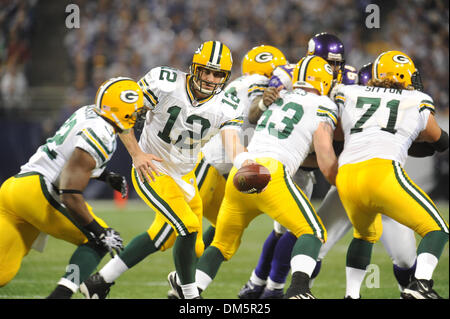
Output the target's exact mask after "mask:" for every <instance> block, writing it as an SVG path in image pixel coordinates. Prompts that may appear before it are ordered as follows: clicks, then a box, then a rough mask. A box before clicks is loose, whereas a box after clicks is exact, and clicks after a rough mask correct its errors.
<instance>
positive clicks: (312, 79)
mask: <svg viewBox="0 0 450 319" xmlns="http://www.w3.org/2000/svg"><path fill="white" fill-rule="evenodd" d="M332 81H333V69H332V68H331V65H329V64H328V62H327V61H326V60H325V59H323V58H321V57H319V56H315V55H309V56H307V57H304V58H302V59H301V60H300V61H299V62H298V63H297V65H296V66H295V68H294V75H293V76H292V86H293V87H294V88H296V87H309V88H314V89H316V90H318V91H319V93H320V94H321V95H328V92H329V91H330V89H331V84H332Z"/></svg>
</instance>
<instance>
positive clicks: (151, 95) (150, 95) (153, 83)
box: [138, 67, 163, 110]
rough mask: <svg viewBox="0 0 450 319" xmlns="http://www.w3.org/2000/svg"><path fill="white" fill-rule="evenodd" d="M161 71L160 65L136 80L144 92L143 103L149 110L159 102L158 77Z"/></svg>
mask: <svg viewBox="0 0 450 319" xmlns="http://www.w3.org/2000/svg"><path fill="white" fill-rule="evenodd" d="M162 71H163V70H162V68H161V67H157V68H153V69H151V70H150V71H149V72H148V73H147V74H146V75H144V76H143V77H142V78H141V79H140V80H139V81H138V84H139V86H140V87H141V89H142V92H143V93H144V104H145V106H147V107H149V108H150V109H151V110H154V109H155V108H156V106H157V105H158V103H159V97H160V95H161V90H160V88H159V85H160V83H159V82H160V81H159V77H160V74H161V72H162Z"/></svg>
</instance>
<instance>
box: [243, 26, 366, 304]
mask: <svg viewBox="0 0 450 319" xmlns="http://www.w3.org/2000/svg"><path fill="white" fill-rule="evenodd" d="M306 54H307V55H317V56H320V57H322V58H323V59H325V60H326V61H327V62H328V63H329V64H330V65H331V66H332V69H333V86H336V83H344V84H355V83H356V80H357V73H356V69H355V68H354V67H352V66H349V65H345V59H344V58H345V51H344V44H343V43H342V41H341V40H340V39H339V38H338V37H336V36H335V35H332V34H328V33H326V32H323V33H319V34H316V35H315V36H313V37H312V38H311V39H310V40H309V42H308V50H307V53H306ZM291 70H292V69H285V72H283V73H284V74H283V73H281V74H280V73H279V74H276V75H275V76H274V77H273V79H271V80H270V86H273V87H271V88H270V87H269V89H268V90H267V91H268V92H267V95H268V96H269V97H271V95H272V96H273V95H275V99H276V98H278V96H277V92H278V91H279V89H278V90H277V88H279V87H280V84H281V83H280V82H279V80H278V77H283V76H284V77H286V76H289V75H290V76H292V73H289V71H291ZM282 88H284V89H288V90H289V89H290V88H289V87H282ZM264 94H266V93H264ZM269 94H271V95H269ZM268 102H270V100H269V101H268ZM266 105H268V104H267V103H266V101H263V99H255V101H254V102H253V105H252V107H251V109H250V115H251V116H250V119H251V120H252V121H257V120H258V119H259V117H260V116H261V115H262V113H263V112H264V111H265V109H266ZM316 167H317V163H316V162H315V159H314V156H309V157H308V158H307V159H306V160H305V161H304V163H303V164H302V167H300V169H299V170H298V172H297V173H296V174H295V175H294V179H295V181H296V183H297V184H298V185H299V186H300V188H301V189H302V190H303V191H304V193H305V194H306V195H307V197H308V198H311V195H312V191H313V186H314V183H315V177H314V173H313V170H314V169H315V168H316ZM295 241H296V237H295V236H294V235H293V234H292V233H290V232H289V231H286V229H285V228H284V227H282V226H281V225H279V224H278V223H277V222H274V230H273V231H272V232H271V233H270V234H269V236H268V237H267V239H266V241H265V242H264V245H263V247H262V252H261V255H260V258H259V260H258V264H257V266H256V268H255V269H254V270H253V271H252V274H251V276H250V279H249V281H248V282H247V283H246V284H245V285H244V286H243V287H242V288H241V290H240V291H239V294H238V297H239V298H241V299H257V298H261V299H279V298H283V294H284V285H285V281H286V278H287V275H288V273H289V269H290V266H289V261H290V252H291V250H292V247H293V246H294V244H295ZM319 266H320V264H319ZM315 275H316V272H314V274H313V277H314V276H315Z"/></svg>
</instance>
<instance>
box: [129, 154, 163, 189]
mask: <svg viewBox="0 0 450 319" xmlns="http://www.w3.org/2000/svg"><path fill="white" fill-rule="evenodd" d="M153 161H157V162H162V161H163V160H162V159H161V158H159V157H157V156H155V155H153V154H148V153H143V152H142V153H140V154H138V155H136V156H134V157H133V165H134V168H135V169H136V171H137V173H138V175H139V178H140V179H141V180H142V181H147V183H150V180H149V177H150V178H151V180H152V181H154V180H155V177H156V176H159V175H160V173H159V171H158V168H156V166H155V165H154V164H153Z"/></svg>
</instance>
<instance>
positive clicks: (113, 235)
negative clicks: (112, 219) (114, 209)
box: [96, 228, 124, 257]
mask: <svg viewBox="0 0 450 319" xmlns="http://www.w3.org/2000/svg"><path fill="white" fill-rule="evenodd" d="M96 240H97V241H98V242H99V243H100V244H101V245H102V246H103V247H105V248H106V249H107V250H108V251H109V254H110V255H111V257H114V252H116V254H119V253H120V252H121V251H122V250H123V249H124V247H123V240H122V237H120V234H119V232H118V231H116V230H114V229H112V228H106V229H105V231H104V232H102V233H101V234H100V235H99V236H98V237H97V238H96Z"/></svg>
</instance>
